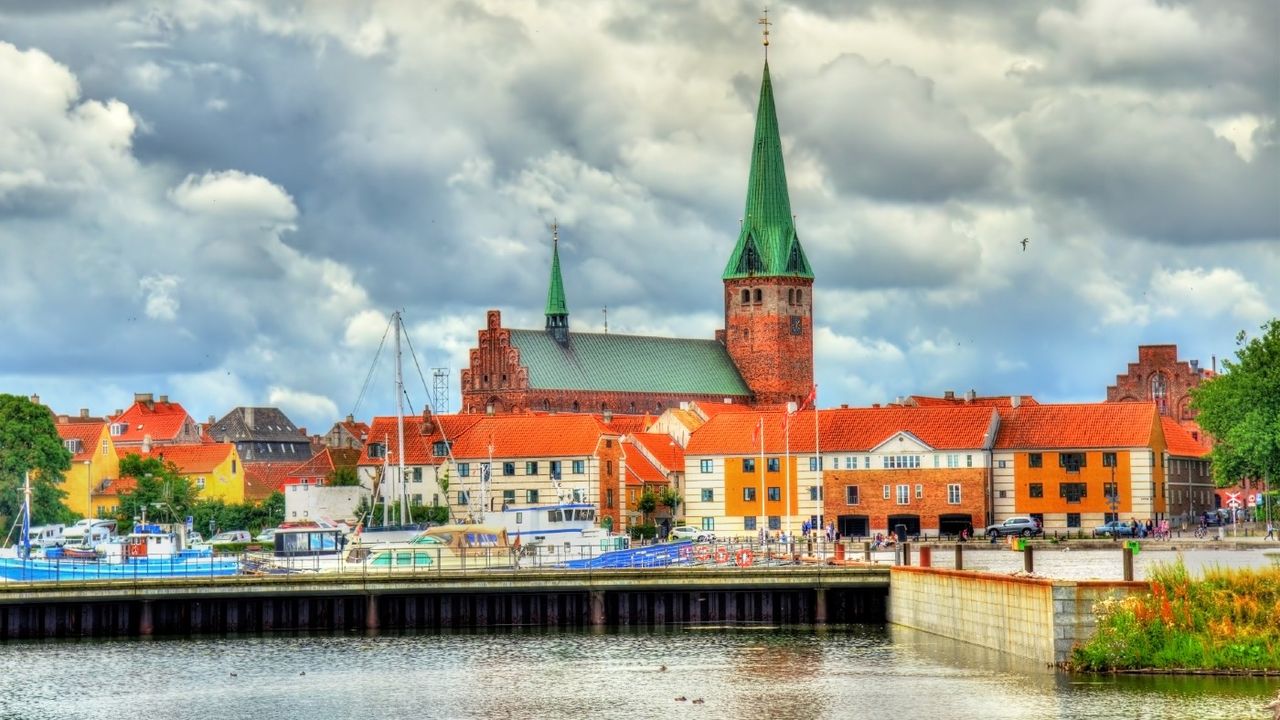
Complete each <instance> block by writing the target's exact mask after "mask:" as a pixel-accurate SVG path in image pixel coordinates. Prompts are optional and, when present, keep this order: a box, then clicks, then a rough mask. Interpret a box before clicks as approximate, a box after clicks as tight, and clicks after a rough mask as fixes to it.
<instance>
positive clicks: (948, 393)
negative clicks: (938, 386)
mask: <svg viewBox="0 0 1280 720" xmlns="http://www.w3.org/2000/svg"><path fill="white" fill-rule="evenodd" d="M942 397H943V399H944V400H955V399H956V391H955V390H945V391H943V393H942Z"/></svg>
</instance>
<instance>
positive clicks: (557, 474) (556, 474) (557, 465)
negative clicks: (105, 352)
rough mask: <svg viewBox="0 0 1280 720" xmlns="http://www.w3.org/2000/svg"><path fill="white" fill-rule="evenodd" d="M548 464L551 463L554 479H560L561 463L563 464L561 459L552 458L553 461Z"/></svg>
mask: <svg viewBox="0 0 1280 720" xmlns="http://www.w3.org/2000/svg"><path fill="white" fill-rule="evenodd" d="M548 464H549V465H551V477H552V478H553V479H556V480H559V479H560V465H561V462H560V461H559V460H552V461H551V462H550V463H548Z"/></svg>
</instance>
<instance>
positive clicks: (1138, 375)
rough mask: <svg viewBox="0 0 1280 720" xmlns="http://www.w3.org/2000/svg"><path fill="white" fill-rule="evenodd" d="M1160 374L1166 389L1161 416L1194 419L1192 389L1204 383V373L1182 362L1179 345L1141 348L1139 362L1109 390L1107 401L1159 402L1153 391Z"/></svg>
mask: <svg viewBox="0 0 1280 720" xmlns="http://www.w3.org/2000/svg"><path fill="white" fill-rule="evenodd" d="M1157 375H1159V376H1160V378H1161V379H1162V380H1163V382H1164V388H1165V396H1164V400H1163V402H1161V403H1160V404H1159V407H1160V414H1162V415H1166V416H1168V417H1171V418H1174V419H1177V420H1191V419H1193V418H1194V417H1195V412H1194V411H1193V410H1192V409H1191V407H1190V403H1191V388H1193V387H1196V386H1197V385H1199V384H1200V373H1199V372H1198V371H1193V370H1192V369H1191V363H1189V362H1186V361H1179V360H1178V346H1177V345H1140V346H1138V362H1136V363H1129V367H1128V370H1127V371H1126V372H1125V374H1123V375H1117V376H1116V384H1115V385H1111V386H1109V387H1108V388H1107V402H1150V401H1152V400H1156V398H1154V397H1153V396H1152V392H1151V390H1152V381H1153V379H1154V378H1155V377H1156V376H1157Z"/></svg>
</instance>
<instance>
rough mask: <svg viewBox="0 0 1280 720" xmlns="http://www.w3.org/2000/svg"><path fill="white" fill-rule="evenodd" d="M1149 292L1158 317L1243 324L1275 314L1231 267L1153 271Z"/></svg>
mask: <svg viewBox="0 0 1280 720" xmlns="http://www.w3.org/2000/svg"><path fill="white" fill-rule="evenodd" d="M1151 293H1152V295H1153V296H1154V298H1155V300H1156V307H1157V308H1159V309H1158V312H1159V314H1160V315H1164V316H1169V317H1179V316H1183V317H1202V318H1221V317H1226V318H1230V319H1231V320H1233V321H1240V322H1243V323H1246V324H1250V325H1252V324H1255V323H1260V322H1262V321H1264V320H1266V319H1267V318H1269V317H1272V316H1274V315H1276V313H1277V308H1274V307H1268V305H1267V300H1266V297H1265V296H1264V295H1263V294H1262V291H1261V290H1259V289H1258V286H1257V285H1255V284H1253V283H1252V282H1250V281H1249V280H1247V279H1246V278H1245V277H1244V276H1243V275H1241V274H1240V272H1239V271H1237V270H1235V269H1233V268H1224V267H1215V268H1200V267H1196V268H1185V269H1181V270H1170V269H1168V268H1163V267H1160V268H1156V270H1155V271H1154V272H1153V273H1152V274H1151Z"/></svg>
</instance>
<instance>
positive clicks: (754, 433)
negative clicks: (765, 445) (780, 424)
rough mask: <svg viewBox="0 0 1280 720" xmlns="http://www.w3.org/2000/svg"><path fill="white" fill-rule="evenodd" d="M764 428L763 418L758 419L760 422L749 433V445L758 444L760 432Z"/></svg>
mask: <svg viewBox="0 0 1280 720" xmlns="http://www.w3.org/2000/svg"><path fill="white" fill-rule="evenodd" d="M763 427H764V418H760V422H759V423H757V424H756V426H755V429H753V430H752V431H751V444H752V445H753V446H754V445H758V444H760V430H761V429H762V428H763Z"/></svg>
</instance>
